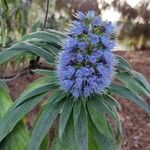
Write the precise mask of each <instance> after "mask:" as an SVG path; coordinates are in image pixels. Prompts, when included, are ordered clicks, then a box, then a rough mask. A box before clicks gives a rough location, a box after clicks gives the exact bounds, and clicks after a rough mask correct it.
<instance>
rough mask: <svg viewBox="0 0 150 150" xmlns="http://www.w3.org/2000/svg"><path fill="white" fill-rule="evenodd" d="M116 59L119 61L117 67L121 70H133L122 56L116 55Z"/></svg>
mask: <svg viewBox="0 0 150 150" xmlns="http://www.w3.org/2000/svg"><path fill="white" fill-rule="evenodd" d="M115 57H116V59H117V67H118V68H120V69H123V70H124V69H125V70H128V71H129V70H131V69H132V67H131V66H130V64H129V63H128V62H127V61H126V60H125V59H124V58H123V57H121V56H118V55H115Z"/></svg>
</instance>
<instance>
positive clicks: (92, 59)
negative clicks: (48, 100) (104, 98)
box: [57, 11, 115, 97]
mask: <svg viewBox="0 0 150 150" xmlns="http://www.w3.org/2000/svg"><path fill="white" fill-rule="evenodd" d="M76 16H77V18H78V21H74V22H73V26H72V28H71V29H70V34H69V35H70V36H69V38H67V39H66V40H65V42H64V43H63V45H62V48H63V50H64V51H63V52H62V53H61V54H60V56H59V60H58V66H57V75H58V79H59V83H60V85H61V87H62V89H64V91H67V92H70V93H71V94H72V95H73V96H74V97H80V96H83V97H88V96H91V95H93V94H97V93H102V92H104V91H105V89H106V88H107V87H108V86H109V85H110V84H111V82H112V77H113V74H114V65H115V57H114V55H113V53H112V51H111V49H112V48H113V46H114V41H112V40H110V37H111V34H112V33H113V28H112V25H111V24H110V23H105V22H103V21H102V20H101V18H100V17H98V16H95V13H94V12H93V11H90V12H88V13H86V14H84V13H82V12H78V13H77V15H76ZM87 19H88V21H90V23H89V22H88V24H89V27H88V25H87V24H86V21H87ZM98 28H104V29H105V30H104V31H103V32H104V33H103V35H102V34H100V33H96V34H94V33H93V32H96V30H97V29H98ZM85 31H86V32H85ZM103 45H104V47H103Z"/></svg>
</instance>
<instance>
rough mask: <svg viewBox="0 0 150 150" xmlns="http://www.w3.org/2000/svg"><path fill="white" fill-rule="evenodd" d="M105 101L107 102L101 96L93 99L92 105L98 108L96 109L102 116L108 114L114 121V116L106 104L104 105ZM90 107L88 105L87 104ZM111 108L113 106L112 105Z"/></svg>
mask: <svg viewBox="0 0 150 150" xmlns="http://www.w3.org/2000/svg"><path fill="white" fill-rule="evenodd" d="M105 101H107V99H105V98H104V97H102V96H99V97H95V98H94V103H95V104H94V105H95V106H97V107H98V109H99V110H100V111H101V112H103V113H104V114H108V115H109V116H110V117H111V118H112V119H115V115H114V113H113V112H112V110H111V109H110V108H109V107H108V106H107V103H106V104H105ZM89 105H90V104H89ZM112 107H113V105H112Z"/></svg>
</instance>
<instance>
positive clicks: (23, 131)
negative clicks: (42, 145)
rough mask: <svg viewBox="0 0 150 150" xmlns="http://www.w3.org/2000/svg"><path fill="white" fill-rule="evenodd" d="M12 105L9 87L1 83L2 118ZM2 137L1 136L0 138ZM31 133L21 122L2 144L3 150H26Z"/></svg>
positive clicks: (0, 109)
mask: <svg viewBox="0 0 150 150" xmlns="http://www.w3.org/2000/svg"><path fill="white" fill-rule="evenodd" d="M11 104H12V100H11V97H10V95H9V94H8V88H7V86H6V85H5V84H4V83H3V82H1V81H0V118H2V117H3V115H4V114H5V113H6V112H7V110H8V109H9V107H10V106H11ZM0 137H1V136H0ZM28 140H29V132H28V130H27V128H26V127H25V125H24V124H23V123H22V122H19V123H18V124H17V126H16V127H15V128H14V129H13V130H12V132H11V133H10V134H9V135H8V136H7V137H6V138H5V139H4V140H3V141H1V142H0V149H2V150H13V149H15V150H26V148H27V143H28Z"/></svg>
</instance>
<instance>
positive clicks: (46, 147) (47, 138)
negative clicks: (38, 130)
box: [40, 134, 49, 150]
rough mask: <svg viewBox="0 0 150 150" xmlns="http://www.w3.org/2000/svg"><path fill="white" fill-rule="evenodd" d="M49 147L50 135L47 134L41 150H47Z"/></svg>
mask: <svg viewBox="0 0 150 150" xmlns="http://www.w3.org/2000/svg"><path fill="white" fill-rule="evenodd" d="M48 146H49V134H47V135H46V136H45V138H44V140H43V141H42V143H41V146H40V150H47V149H48Z"/></svg>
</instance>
